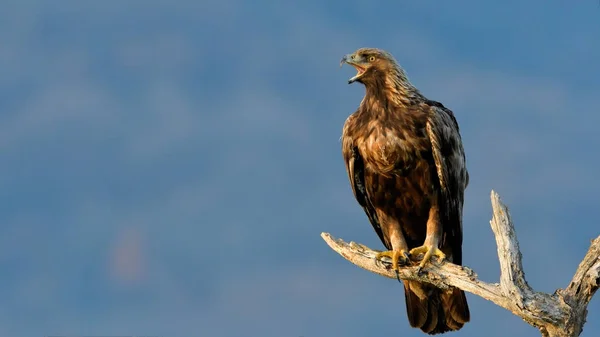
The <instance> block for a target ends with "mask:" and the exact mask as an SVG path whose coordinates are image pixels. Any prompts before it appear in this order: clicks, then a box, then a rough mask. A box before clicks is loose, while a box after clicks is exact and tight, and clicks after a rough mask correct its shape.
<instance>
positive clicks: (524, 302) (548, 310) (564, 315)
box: [321, 191, 600, 337]
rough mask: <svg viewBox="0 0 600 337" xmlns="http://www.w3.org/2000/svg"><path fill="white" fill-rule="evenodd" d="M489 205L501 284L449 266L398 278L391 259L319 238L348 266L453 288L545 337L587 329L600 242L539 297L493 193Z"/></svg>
mask: <svg viewBox="0 0 600 337" xmlns="http://www.w3.org/2000/svg"><path fill="white" fill-rule="evenodd" d="M491 199H492V209H493V217H492V220H491V221H490V225H491V227H492V231H493V232H494V235H495V237H496V245H497V247H498V258H499V260H500V283H486V282H483V281H481V280H479V278H478V277H477V274H476V273H475V272H474V271H473V270H471V269H469V268H468V267H465V266H458V265H455V264H453V263H450V262H448V261H443V262H442V263H437V262H436V263H427V264H426V265H425V266H424V267H423V268H422V269H421V270H419V267H418V266H416V265H415V266H406V267H401V268H400V270H399V271H398V274H396V272H395V271H393V270H392V269H391V260H390V259H387V258H383V259H381V260H377V259H376V258H375V256H376V255H377V253H378V251H374V250H371V249H370V248H368V247H366V246H364V245H361V244H357V243H354V242H350V243H346V242H344V241H343V240H341V239H335V238H334V237H332V236H331V235H330V234H329V233H321V237H322V238H323V239H324V240H325V242H327V244H328V245H329V246H330V247H331V248H332V249H333V250H334V251H336V252H337V253H338V254H340V255H341V256H342V257H344V258H345V259H346V260H348V261H350V262H351V263H353V264H355V265H356V266H358V267H361V268H363V269H365V270H367V271H370V272H372V273H375V274H378V275H381V276H385V277H389V278H396V277H399V278H400V279H403V280H415V281H420V282H426V283H430V284H432V285H435V286H436V287H439V288H442V289H447V288H450V287H456V288H459V289H461V290H464V291H467V292H470V293H472V294H474V295H477V296H479V297H482V298H484V299H486V300H488V301H491V302H493V303H495V304H496V305H498V306H500V307H502V308H504V309H506V310H508V311H510V312H512V313H513V314H515V315H517V316H519V317H521V318H522V319H523V320H524V321H525V322H527V323H529V324H530V325H532V326H534V327H536V328H538V329H539V330H540V332H541V334H542V336H544V337H577V336H579V335H580V334H581V332H582V331H583V325H584V324H585V320H586V316H587V306H588V304H589V302H590V300H591V299H592V297H593V296H594V293H595V292H596V290H598V288H599V287H600V236H598V237H597V238H596V239H594V240H592V243H591V246H590V248H589V250H588V252H587V254H586V255H585V257H584V259H583V260H582V261H581V263H580V264H579V267H578V268H577V271H576V272H575V275H574V276H573V279H572V280H571V282H570V283H569V285H568V286H567V287H566V288H564V289H558V290H557V291H556V292H554V294H547V293H543V292H537V291H535V290H533V289H532V288H531V287H530V286H529V284H527V280H526V279H525V272H524V271H523V264H522V262H521V251H520V249H519V242H518V240H517V235H516V232H515V229H514V226H513V223H512V221H511V218H510V214H509V212H508V208H507V207H506V206H505V205H504V204H503V203H502V201H501V200H500V197H499V196H498V194H497V193H496V192H494V191H492V193H491ZM432 260H433V259H432Z"/></svg>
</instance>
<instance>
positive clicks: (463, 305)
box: [404, 281, 470, 335]
mask: <svg viewBox="0 0 600 337" xmlns="http://www.w3.org/2000/svg"><path fill="white" fill-rule="evenodd" d="M404 295H405V297H406V313H407V315H408V321H409V323H410V325H411V326H412V327H414V328H419V329H421V330H422V331H423V332H425V333H427V334H430V335H435V334H440V333H444V332H447V331H454V330H460V328H462V327H463V325H464V324H465V323H466V322H468V321H469V318H470V317H469V316H470V314H469V306H468V305H467V298H466V297H465V293H464V292H463V291H462V290H460V289H452V290H449V291H442V290H441V289H438V288H435V287H432V286H429V285H424V284H422V283H419V282H414V281H404Z"/></svg>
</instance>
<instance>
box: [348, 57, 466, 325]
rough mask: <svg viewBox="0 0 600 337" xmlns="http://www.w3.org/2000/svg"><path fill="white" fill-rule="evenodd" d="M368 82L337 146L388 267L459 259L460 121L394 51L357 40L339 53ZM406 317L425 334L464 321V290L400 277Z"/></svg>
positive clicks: (462, 182) (463, 171)
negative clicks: (411, 76)
mask: <svg viewBox="0 0 600 337" xmlns="http://www.w3.org/2000/svg"><path fill="white" fill-rule="evenodd" d="M344 63H347V64H350V65H352V66H353V67H354V68H356V70H357V74H356V76H354V77H352V78H350V79H349V80H348V83H349V84H350V83H353V82H359V83H362V84H363V85H364V86H365V91H366V92H365V96H364V98H363V100H362V102H361V103H360V106H359V107H358V110H357V111H356V112H354V113H353V114H351V115H350V116H349V117H348V119H347V120H346V122H345V124H344V128H343V133H342V154H343V156H344V160H345V162H346V170H347V172H348V178H349V179H350V185H351V186H352V191H353V192H354V196H355V197H356V200H357V201H358V203H359V204H360V205H361V206H362V207H363V209H364V211H365V213H366V214H367V217H368V218H369V221H370V222H371V225H373V228H374V229H375V232H377V235H378V236H379V238H380V239H381V241H382V242H383V244H384V245H385V247H386V248H387V249H388V251H384V252H381V253H379V254H378V258H381V257H383V256H387V257H390V258H391V259H392V262H393V268H394V269H395V270H397V268H398V266H399V264H406V263H407V262H409V259H411V258H413V259H415V258H417V257H418V256H419V255H421V254H423V255H424V256H423V258H422V260H421V263H420V267H423V266H424V265H425V263H427V261H429V259H430V258H431V256H432V255H434V256H437V257H438V258H439V259H440V260H442V259H447V260H449V261H451V262H452V263H455V264H459V265H460V264H462V209H463V202H464V191H465V189H466V187H467V184H468V183H469V174H468V172H467V168H466V161H465V153H464V149H463V145H462V140H461V136H460V133H459V128H458V123H457V122H456V118H455V117H454V114H453V113H452V111H451V110H449V109H448V108H446V107H444V106H443V105H442V104H441V103H439V102H436V101H432V100H429V99H427V98H426V97H425V96H423V95H422V94H421V93H420V91H419V90H418V89H417V88H415V87H414V86H413V85H412V84H411V83H410V81H409V80H408V78H407V76H406V73H405V72H404V70H403V69H402V68H401V67H400V66H399V65H398V63H397V62H396V60H395V59H394V57H393V56H392V55H391V54H390V53H388V52H386V51H383V50H381V49H375V48H361V49H358V50H357V51H356V52H354V53H352V54H348V55H346V56H344V57H343V58H342V61H341V63H340V65H343V64H344ZM403 283H404V293H405V298H406V311H407V314H408V321H409V322H410V325H411V326H413V327H415V328H420V329H421V330H422V331H423V332H425V333H428V334H432V335H433V334H439V333H444V332H447V331H452V330H459V329H460V328H462V326H463V325H464V324H465V323H466V322H468V321H469V316H470V314H469V307H468V305H467V299H466V297H465V294H464V292H463V291H461V290H459V289H452V290H447V291H443V290H441V289H439V288H436V287H434V286H431V285H429V284H425V283H420V282H414V281H403Z"/></svg>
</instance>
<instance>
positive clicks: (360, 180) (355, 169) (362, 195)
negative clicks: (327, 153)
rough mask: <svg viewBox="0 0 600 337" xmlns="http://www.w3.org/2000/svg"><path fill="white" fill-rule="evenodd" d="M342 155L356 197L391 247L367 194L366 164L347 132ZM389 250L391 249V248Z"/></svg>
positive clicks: (349, 119)
mask: <svg viewBox="0 0 600 337" xmlns="http://www.w3.org/2000/svg"><path fill="white" fill-rule="evenodd" d="M353 117H354V116H353V115H351V116H350V117H348V120H347V121H346V124H345V126H344V129H345V130H344V131H346V129H347V126H348V125H349V124H350V123H352V119H353ZM342 154H343V156H344V162H345V163H346V172H347V173H348V179H349V180H350V186H352V192H353V193H354V197H355V198H356V201H358V204H359V205H361V206H362V208H363V209H364V211H365V213H366V214H367V217H368V218H369V222H371V225H372V226H373V229H374V230H375V232H376V233H377V236H379V239H380V240H381V242H383V243H384V245H385V246H386V247H387V246H388V245H389V244H388V241H387V240H386V239H385V236H384V235H383V230H382V229H381V224H380V223H379V218H378V217H377V213H376V211H375V207H374V206H373V204H372V203H371V200H370V199H369V195H368V194H367V190H366V185H365V163H364V161H363V158H362V156H361V155H360V153H359V152H358V148H356V147H355V146H354V144H352V140H351V139H350V138H349V136H348V135H347V133H346V132H344V133H343V136H342ZM387 248H388V249H391V246H390V247H387Z"/></svg>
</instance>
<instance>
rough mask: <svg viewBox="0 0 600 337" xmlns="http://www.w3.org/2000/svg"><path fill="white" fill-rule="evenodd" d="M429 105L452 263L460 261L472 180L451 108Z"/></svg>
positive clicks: (432, 139) (446, 234)
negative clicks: (464, 210)
mask: <svg viewBox="0 0 600 337" xmlns="http://www.w3.org/2000/svg"><path fill="white" fill-rule="evenodd" d="M431 103H433V104H431ZM430 107H431V111H432V113H431V114H430V115H429V118H428V120H427V127H426V129H427V135H428V137H429V139H430V142H431V147H432V153H433V159H434V162H435V166H436V171H437V176H438V178H439V182H440V190H441V193H440V198H441V201H442V202H441V205H440V206H442V208H443V210H442V217H443V220H442V222H443V224H444V242H443V243H442V245H443V246H445V245H450V248H451V249H452V260H453V262H454V263H456V264H461V263H462V239H463V232H462V208H463V203H464V191H465V189H466V188H467V185H468V183H469V173H468V172H467V168H466V159H465V152H464V148H463V145H462V139H461V136H460V133H459V127H458V123H457V122H456V119H455V118H454V114H453V113H452V111H451V110H449V109H447V108H445V107H444V106H443V105H441V103H437V102H430Z"/></svg>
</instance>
